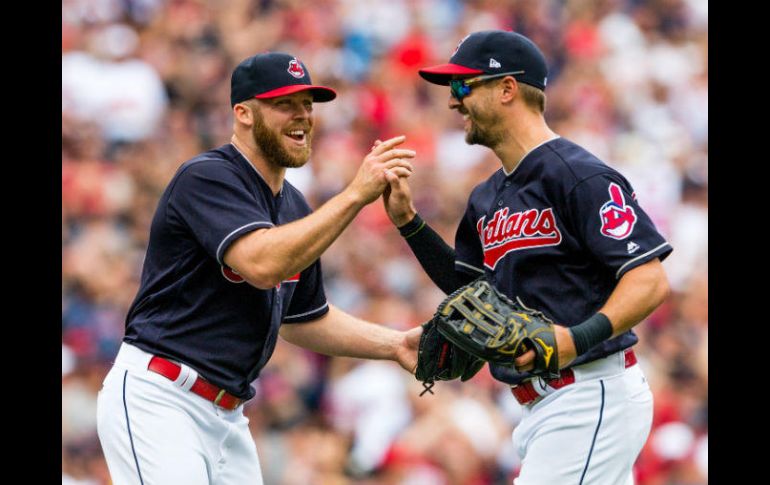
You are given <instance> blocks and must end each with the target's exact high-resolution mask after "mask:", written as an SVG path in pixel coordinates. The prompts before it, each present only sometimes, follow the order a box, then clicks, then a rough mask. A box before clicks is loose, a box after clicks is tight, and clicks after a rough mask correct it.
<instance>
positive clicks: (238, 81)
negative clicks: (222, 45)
mask: <svg viewBox="0 0 770 485" xmlns="http://www.w3.org/2000/svg"><path fill="white" fill-rule="evenodd" d="M300 91H310V92H311V94H312V95H313V101H315V102H317V103H323V102H326V101H331V100H333V99H334V98H336V97H337V93H336V92H335V91H334V90H333V89H331V88H327V87H325V86H314V85H313V82H312V81H311V80H310V72H309V71H308V70H307V67H305V65H304V64H303V63H302V61H300V60H299V59H297V58H296V57H294V56H292V55H289V54H284V53H282V52H265V53H262V54H257V55H254V56H251V57H249V58H248V59H244V60H243V62H241V63H240V64H238V66H237V67H236V68H235V70H234V71H233V75H232V78H231V79H230V104H231V106H235V104H236V103H241V102H243V101H246V100H247V99H251V98H259V99H264V98H275V97H277V96H286V95H287V94H293V93H297V92H300Z"/></svg>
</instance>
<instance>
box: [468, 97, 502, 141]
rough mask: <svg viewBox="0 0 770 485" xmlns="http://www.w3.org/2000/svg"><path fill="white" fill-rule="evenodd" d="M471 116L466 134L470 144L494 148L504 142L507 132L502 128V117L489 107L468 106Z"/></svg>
mask: <svg viewBox="0 0 770 485" xmlns="http://www.w3.org/2000/svg"><path fill="white" fill-rule="evenodd" d="M466 111H467V113H468V115H469V118H470V123H471V126H470V129H469V130H468V133H466V134H465V142H466V143H467V144H469V145H483V146H485V147H489V148H492V149H494V148H495V147H496V146H497V145H499V144H500V143H502V141H503V138H504V136H505V134H504V133H503V131H502V130H501V129H500V127H501V126H502V118H501V117H500V116H498V115H497V114H496V113H493V112H492V111H491V110H489V109H484V110H477V109H474V108H472V107H466Z"/></svg>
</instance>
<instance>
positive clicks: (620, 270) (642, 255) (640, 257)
mask: <svg viewBox="0 0 770 485" xmlns="http://www.w3.org/2000/svg"><path fill="white" fill-rule="evenodd" d="M666 246H670V244H669V243H668V242H664V243H663V244H661V245H660V246H658V247H657V248H654V249H650V250H649V251H647V252H646V253H644V254H640V255H639V256H637V257H635V258H634V259H632V260H630V261H626V263H625V264H624V265H623V266H621V267H620V269H618V272H617V273H615V279H618V278H620V273H622V272H623V269H625V267H626V266H628V265H629V264H631V263H633V262H634V261H639V260H640V259H642V258H645V257H647V256H649V255H650V254H652V253H654V252H655V251H659V250H661V249H663V248H664V247H666Z"/></svg>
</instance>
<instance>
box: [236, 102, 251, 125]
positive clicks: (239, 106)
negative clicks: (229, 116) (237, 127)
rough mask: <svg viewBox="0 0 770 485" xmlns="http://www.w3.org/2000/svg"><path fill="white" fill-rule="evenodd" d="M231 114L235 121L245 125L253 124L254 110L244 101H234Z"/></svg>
mask: <svg viewBox="0 0 770 485" xmlns="http://www.w3.org/2000/svg"><path fill="white" fill-rule="evenodd" d="M233 116H234V117H235V120H236V121H237V122H239V123H241V124H244V125H246V126H251V125H253V124H254V112H253V111H252V110H251V107H250V106H249V105H247V104H245V103H235V106H233Z"/></svg>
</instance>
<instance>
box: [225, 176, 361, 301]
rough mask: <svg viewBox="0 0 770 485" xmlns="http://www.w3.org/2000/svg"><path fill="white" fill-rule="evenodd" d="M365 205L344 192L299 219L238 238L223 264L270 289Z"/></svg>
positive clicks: (311, 259)
mask: <svg viewBox="0 0 770 485" xmlns="http://www.w3.org/2000/svg"><path fill="white" fill-rule="evenodd" d="M364 205H365V203H364V202H363V201H361V200H360V199H358V198H356V197H355V196H354V195H353V193H352V192H351V191H344V192H342V193H340V194H338V195H336V196H335V197H333V198H332V199H330V200H329V201H327V202H326V203H325V204H324V205H322V206H321V207H320V208H318V210H316V211H314V212H313V213H312V214H310V215H308V216H306V217H303V218H302V219H298V220H296V221H293V222H290V223H288V224H284V225H281V226H276V227H272V228H269V229H263V230H260V231H255V232H254V233H251V234H248V235H246V236H244V237H242V238H240V239H239V240H237V241H236V242H235V243H234V244H233V245H232V246H231V247H230V248H229V249H228V251H227V252H226V253H225V256H224V259H225V263H226V264H227V265H228V266H230V267H231V268H233V269H235V270H236V271H238V273H239V274H240V275H241V276H243V277H244V278H246V280H247V281H249V282H250V283H251V284H253V285H254V286H257V287H259V288H272V287H274V286H275V285H277V284H278V283H280V282H281V281H283V280H285V279H286V278H289V277H291V276H293V275H295V274H297V273H298V272H300V271H302V270H303V269H305V268H307V267H308V266H310V264H312V263H313V262H314V261H315V260H317V259H318V258H319V257H320V256H321V254H322V253H323V252H324V251H325V250H326V249H327V248H328V247H329V246H330V245H331V243H332V242H334V240H335V239H336V238H337V237H338V236H339V235H340V233H342V231H343V230H344V229H345V228H346V227H347V226H348V224H350V222H351V221H352V220H353V218H354V217H355V216H356V214H358V212H359V211H360V210H361V208H362V207H363V206H364Z"/></svg>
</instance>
